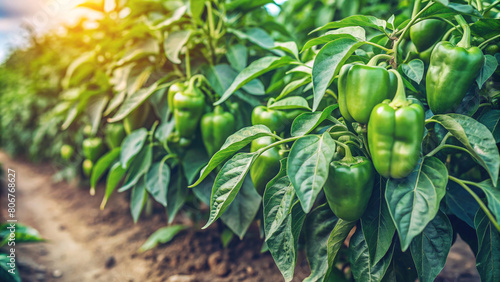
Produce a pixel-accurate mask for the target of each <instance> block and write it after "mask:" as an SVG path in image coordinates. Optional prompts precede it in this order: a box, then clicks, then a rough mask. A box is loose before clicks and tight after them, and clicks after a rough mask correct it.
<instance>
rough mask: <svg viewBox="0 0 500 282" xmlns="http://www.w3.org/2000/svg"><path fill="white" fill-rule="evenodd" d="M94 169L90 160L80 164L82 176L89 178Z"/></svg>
mask: <svg viewBox="0 0 500 282" xmlns="http://www.w3.org/2000/svg"><path fill="white" fill-rule="evenodd" d="M93 168H94V163H93V162H92V161H91V160H88V159H86V160H84V161H83V163H82V170H83V175H85V176H87V177H89V176H90V174H92V169H93Z"/></svg>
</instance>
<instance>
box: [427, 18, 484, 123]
mask: <svg viewBox="0 0 500 282" xmlns="http://www.w3.org/2000/svg"><path fill="white" fill-rule="evenodd" d="M457 20H459V23H460V24H461V25H462V27H463V29H464V35H463V37H462V40H461V41H460V42H459V43H458V44H457V46H453V45H452V44H451V43H450V42H446V41H442V42H439V43H438V44H437V45H436V47H434V50H433V51H432V55H431V61H430V65H429V70H428V71H427V76H426V90H427V103H428V104H429V108H430V109H431V110H432V112H433V113H434V114H444V113H449V112H453V111H454V110H456V109H457V108H458V106H459V105H460V103H461V102H462V100H463V98H464V97H465V94H466V93H467V91H468V90H469V88H470V87H471V85H472V83H474V80H475V79H476V76H477V75H478V74H479V71H480V70H481V68H482V67H483V64H484V55H483V52H482V51H481V49H479V48H478V47H471V46H470V28H469V25H468V24H467V22H465V20H464V19H463V18H461V16H460V17H458V18H457Z"/></svg>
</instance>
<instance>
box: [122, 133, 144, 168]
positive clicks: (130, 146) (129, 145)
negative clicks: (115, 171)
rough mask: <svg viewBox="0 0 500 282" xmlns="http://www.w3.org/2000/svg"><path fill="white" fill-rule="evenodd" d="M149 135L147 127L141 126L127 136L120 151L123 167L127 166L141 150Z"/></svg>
mask: <svg viewBox="0 0 500 282" xmlns="http://www.w3.org/2000/svg"><path fill="white" fill-rule="evenodd" d="M147 136H148V131H147V130H146V129H145V128H140V129H137V130H135V131H134V132H132V133H130V135H128V136H127V137H125V139H124V140H123V142H122V150H121V153H120V163H121V164H122V167H123V168H127V167H128V165H129V163H130V161H131V160H132V159H133V158H134V157H135V156H136V155H137V153H139V152H140V151H141V149H142V147H143V146H144V142H146V137H147Z"/></svg>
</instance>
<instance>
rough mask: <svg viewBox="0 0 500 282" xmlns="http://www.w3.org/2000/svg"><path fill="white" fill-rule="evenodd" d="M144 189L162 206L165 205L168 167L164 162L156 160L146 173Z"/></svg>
mask: <svg viewBox="0 0 500 282" xmlns="http://www.w3.org/2000/svg"><path fill="white" fill-rule="evenodd" d="M146 180H147V181H146V189H147V191H148V192H149V194H151V196H153V198H154V199H155V200H156V201H157V202H158V203H160V204H162V205H163V206H164V207H166V206H167V191H168V185H169V184H170V167H168V165H167V164H166V163H165V162H156V163H154V164H153V165H152V166H151V169H150V170H149V171H148V173H147V175H146Z"/></svg>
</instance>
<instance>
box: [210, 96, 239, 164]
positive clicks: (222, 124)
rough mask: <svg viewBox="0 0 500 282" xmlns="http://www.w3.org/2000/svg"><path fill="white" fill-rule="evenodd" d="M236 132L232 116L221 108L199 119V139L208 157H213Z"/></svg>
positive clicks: (218, 107)
mask: <svg viewBox="0 0 500 282" xmlns="http://www.w3.org/2000/svg"><path fill="white" fill-rule="evenodd" d="M235 130H236V121H235V119H234V116H233V115H232V114H231V113H229V112H225V111H224V110H223V109H222V107H221V106H216V107H215V109H214V111H213V112H211V113H207V114H205V115H204V116H203V117H202V118H201V137H202V139H203V144H205V148H206V149H207V152H208V154H209V156H213V155H214V154H215V153H216V152H217V151H218V150H219V149H220V147H222V145H223V144H224V142H226V139H227V137H229V136H230V135H231V134H233V133H234V131H235Z"/></svg>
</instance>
